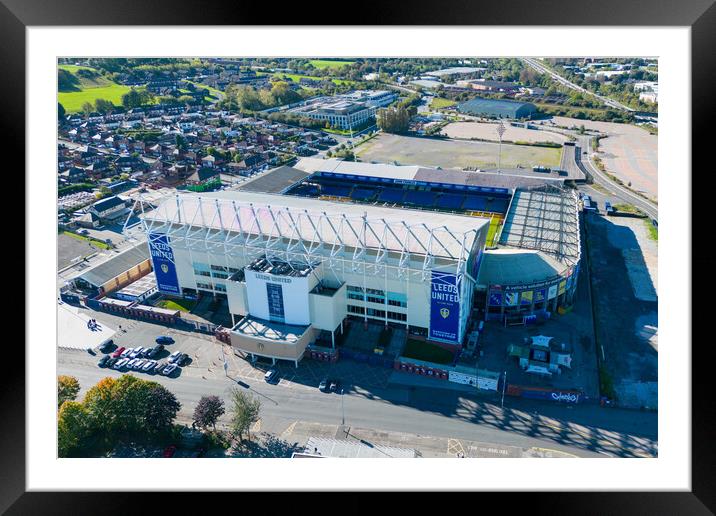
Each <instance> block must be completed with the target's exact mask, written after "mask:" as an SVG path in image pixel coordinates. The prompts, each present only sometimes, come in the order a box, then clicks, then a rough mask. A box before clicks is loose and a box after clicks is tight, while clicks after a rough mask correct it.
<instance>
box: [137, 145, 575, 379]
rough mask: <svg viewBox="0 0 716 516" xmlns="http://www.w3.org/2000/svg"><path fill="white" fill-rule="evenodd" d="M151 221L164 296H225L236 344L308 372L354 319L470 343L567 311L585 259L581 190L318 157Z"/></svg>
mask: <svg viewBox="0 0 716 516" xmlns="http://www.w3.org/2000/svg"><path fill="white" fill-rule="evenodd" d="M516 185H520V186H519V187H517V186H516ZM142 224H143V229H144V231H145V232H146V233H147V238H148V243H149V249H150V254H151V258H152V261H153V268H154V271H155V274H156V278H157V286H158V288H159V290H160V292H162V293H164V294H167V295H171V296H190V297H193V296H197V295H212V296H216V297H222V298H224V299H226V300H227V304H228V308H229V312H230V314H231V320H232V328H231V329H230V332H229V339H230V343H231V344H232V346H233V347H234V348H236V349H238V350H241V351H242V352H244V353H247V354H250V355H252V356H259V357H264V358H269V359H272V360H274V361H275V360H290V361H293V362H294V363H296V365H297V364H298V362H299V361H300V360H301V358H302V357H303V356H304V353H305V351H306V348H307V346H308V345H310V344H313V343H315V342H316V341H317V340H319V341H321V342H328V343H329V346H334V347H335V342H336V337H337V336H338V335H339V334H341V333H342V332H343V330H344V324H345V323H346V321H347V320H357V321H364V322H366V323H367V322H373V323H376V322H377V323H380V324H384V325H386V326H394V327H400V328H403V329H405V330H406V332H407V333H408V334H409V335H416V336H420V337H421V338H424V339H425V340H427V341H430V342H432V343H436V344H438V345H440V346H443V347H447V348H448V349H458V348H459V347H460V346H461V345H462V344H463V343H464V342H465V340H466V337H467V335H468V333H469V332H470V330H471V328H472V327H473V325H474V324H475V322H476V321H478V320H480V319H482V318H488V319H500V320H503V321H505V323H508V322H514V321H518V322H525V321H527V320H529V319H530V318H536V317H538V316H539V315H540V314H548V313H550V312H555V311H557V310H563V309H564V308H565V307H569V306H570V305H571V302H572V299H573V296H574V291H575V288H576V281H573V279H574V278H576V276H577V271H578V267H579V256H580V251H579V249H580V242H579V219H578V205H577V197H576V195H575V194H574V193H573V191H572V190H569V189H566V188H560V187H558V186H554V185H546V186H545V184H544V181H542V182H540V181H534V180H532V179H530V178H527V177H518V176H508V175H502V174H489V173H478V172H464V171H459V170H449V171H448V170H436V169H425V168H421V167H405V166H393V165H378V164H370V163H352V162H351V163H349V162H343V161H340V160H321V159H314V158H305V159H302V160H300V161H299V162H298V163H297V164H296V165H295V166H294V167H280V168H278V169H274V170H271V171H268V172H266V173H264V174H262V175H259V176H257V177H256V178H252V179H251V180H249V181H246V182H245V183H243V184H242V185H241V187H240V188H239V189H238V190H224V191H218V192H213V193H202V194H180V195H177V196H176V197H174V198H171V199H167V200H165V201H163V202H162V203H161V204H160V205H159V206H158V207H157V208H156V209H154V210H152V211H150V212H147V213H143V214H142Z"/></svg>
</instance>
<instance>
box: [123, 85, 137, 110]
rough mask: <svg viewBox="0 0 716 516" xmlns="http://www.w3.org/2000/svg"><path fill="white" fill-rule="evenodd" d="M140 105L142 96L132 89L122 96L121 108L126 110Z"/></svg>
mask: <svg viewBox="0 0 716 516" xmlns="http://www.w3.org/2000/svg"><path fill="white" fill-rule="evenodd" d="M141 105H142V95H141V94H140V93H139V92H138V91H137V90H136V89H134V88H131V89H130V90H129V91H128V92H127V93H125V94H124V95H122V106H124V107H125V108H126V109H132V108H137V107H139V106H141Z"/></svg>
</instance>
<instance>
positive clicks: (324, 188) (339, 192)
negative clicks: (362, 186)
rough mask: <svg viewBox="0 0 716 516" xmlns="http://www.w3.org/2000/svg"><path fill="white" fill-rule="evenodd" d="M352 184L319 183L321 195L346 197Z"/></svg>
mask: <svg viewBox="0 0 716 516" xmlns="http://www.w3.org/2000/svg"><path fill="white" fill-rule="evenodd" d="M351 188H353V187H352V186H336V185H321V195H332V196H334V197H348V196H349V195H350V193H351Z"/></svg>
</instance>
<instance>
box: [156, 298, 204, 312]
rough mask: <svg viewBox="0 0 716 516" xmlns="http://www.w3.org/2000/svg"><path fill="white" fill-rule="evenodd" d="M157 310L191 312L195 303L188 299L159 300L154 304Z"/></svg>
mask: <svg viewBox="0 0 716 516" xmlns="http://www.w3.org/2000/svg"><path fill="white" fill-rule="evenodd" d="M156 306H157V307H159V308H166V309H167V310H179V311H181V312H187V313H188V312H191V311H192V310H193V309H194V307H195V306H196V301H191V300H189V299H160V300H159V301H157V304H156Z"/></svg>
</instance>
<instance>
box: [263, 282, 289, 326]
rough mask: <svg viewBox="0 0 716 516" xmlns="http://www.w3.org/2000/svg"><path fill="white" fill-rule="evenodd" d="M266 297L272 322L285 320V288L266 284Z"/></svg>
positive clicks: (274, 284)
mask: <svg viewBox="0 0 716 516" xmlns="http://www.w3.org/2000/svg"><path fill="white" fill-rule="evenodd" d="M266 296H267V297H268V310H269V316H270V318H271V320H272V321H273V320H276V319H280V320H281V321H283V320H284V317H285V314H284V310H283V287H282V286H281V285H280V284H278V283H266Z"/></svg>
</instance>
